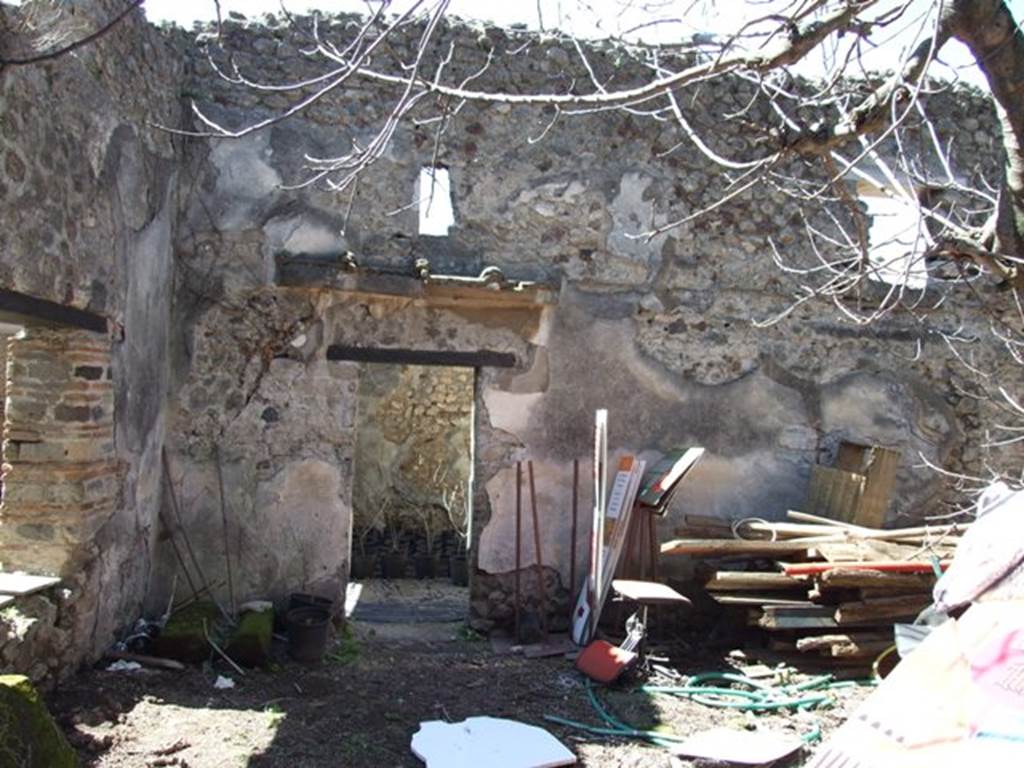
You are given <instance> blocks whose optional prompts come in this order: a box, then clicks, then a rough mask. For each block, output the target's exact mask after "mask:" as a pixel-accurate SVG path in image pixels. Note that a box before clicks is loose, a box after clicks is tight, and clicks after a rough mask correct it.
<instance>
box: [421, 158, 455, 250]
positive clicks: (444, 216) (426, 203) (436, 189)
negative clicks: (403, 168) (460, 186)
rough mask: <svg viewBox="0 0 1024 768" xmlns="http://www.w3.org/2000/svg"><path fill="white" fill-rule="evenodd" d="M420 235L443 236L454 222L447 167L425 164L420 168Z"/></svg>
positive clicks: (450, 185)
mask: <svg viewBox="0 0 1024 768" xmlns="http://www.w3.org/2000/svg"><path fill="white" fill-rule="evenodd" d="M418 187H419V189H418V197H419V207H420V229H419V232H420V234H421V235H431V236H434V237H444V236H446V235H447V234H448V230H449V229H451V227H452V226H453V225H454V224H455V212H454V211H453V210H452V184H451V177H450V176H449V175H448V169H447V168H435V167H433V166H426V167H424V168H422V169H420V178H419V184H418Z"/></svg>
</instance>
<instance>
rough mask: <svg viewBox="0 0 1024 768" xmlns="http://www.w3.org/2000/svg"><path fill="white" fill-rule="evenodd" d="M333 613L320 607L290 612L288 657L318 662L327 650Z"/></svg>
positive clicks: (309, 607)
mask: <svg viewBox="0 0 1024 768" xmlns="http://www.w3.org/2000/svg"><path fill="white" fill-rule="evenodd" d="M330 623H331V612H330V611H329V610H327V609H326V608H322V607H318V606H306V607H303V608H294V609H292V610H290V611H288V655H289V656H291V657H292V658H293V659H295V660H296V661H307V662H317V661H320V660H321V659H322V658H323V656H324V651H326V650H327V633H328V632H329V631H330Z"/></svg>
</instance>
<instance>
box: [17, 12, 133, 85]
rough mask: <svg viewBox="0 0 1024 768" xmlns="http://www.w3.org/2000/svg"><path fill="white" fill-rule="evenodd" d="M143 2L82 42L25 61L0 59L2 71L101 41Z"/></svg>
mask: <svg viewBox="0 0 1024 768" xmlns="http://www.w3.org/2000/svg"><path fill="white" fill-rule="evenodd" d="M143 2H145V0H132V2H131V3H130V4H129V5H128V7H127V8H125V9H124V10H123V11H121V12H120V13H119V14H117V16H115V17H114V18H113V19H111V20H110V21H108V22H107V23H106V24H104V25H103V26H102V27H100V28H99V29H97V30H96V31H95V32H93V33H92V34H89V35H86V36H85V37H83V38H81V39H80V40H76V41H75V42H73V43H69V44H68V45H65V46H64V47H63V48H58V49H57V50H55V51H49V52H48V53H40V54H38V55H36V56H29V57H27V58H23V59H0V70H3V69H4V67H24V66H27V65H29V64H38V63H39V62H41V61H50V60H52V59H57V58H60V57H61V56H63V55H64V54H66V53H71V52H72V51H75V50H78V49H79V48H81V47H82V46H84V45H88V44H89V43H91V42H93V41H94V40H99V39H100V38H101V37H103V35H105V34H107V32H109V31H110V30H112V29H113V28H114V27H116V26H117V25H118V24H119V23H120V22H121V20H122V19H124V18H125V17H126V16H127V15H128V14H129V13H131V12H132V11H134V10H135V9H136V8H138V7H139V6H140V5H142V3H143Z"/></svg>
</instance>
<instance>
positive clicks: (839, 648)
mask: <svg viewBox="0 0 1024 768" xmlns="http://www.w3.org/2000/svg"><path fill="white" fill-rule="evenodd" d="M894 642H895V641H894V640H876V641H874V642H866V643H836V644H835V645H833V646H832V647H831V648H829V650H828V653H827V655H828V656H831V657H832V658H833V659H865V658H868V659H874V658H876V657H877V656H878V655H879V654H880V653H882V652H884V651H886V650H888V649H889V648H890V647H892V645H893V643H894Z"/></svg>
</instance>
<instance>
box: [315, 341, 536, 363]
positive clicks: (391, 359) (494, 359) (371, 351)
mask: <svg viewBox="0 0 1024 768" xmlns="http://www.w3.org/2000/svg"><path fill="white" fill-rule="evenodd" d="M327 359H328V360H349V361H352V362H357V363H398V364H400V365H447V366H457V367H462V368H512V367H514V366H515V364H516V356H515V355H513V354H511V353H509V352H490V351H487V350H480V351H478V352H450V351H447V350H437V351H434V350H424V349H389V348H384V347H346V346H343V345H341V344H332V345H331V346H329V347H328V348H327Z"/></svg>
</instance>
